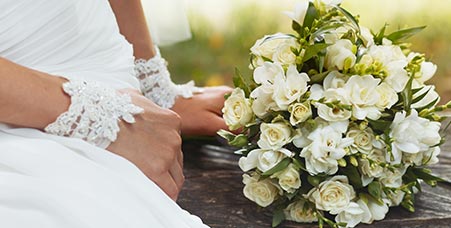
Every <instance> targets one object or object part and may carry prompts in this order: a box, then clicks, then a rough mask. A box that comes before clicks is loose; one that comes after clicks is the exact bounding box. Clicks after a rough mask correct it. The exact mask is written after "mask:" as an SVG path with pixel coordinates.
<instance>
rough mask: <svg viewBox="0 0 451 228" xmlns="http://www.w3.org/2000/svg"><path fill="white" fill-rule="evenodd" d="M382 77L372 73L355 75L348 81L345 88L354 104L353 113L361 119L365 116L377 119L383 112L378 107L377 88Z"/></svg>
mask: <svg viewBox="0 0 451 228" xmlns="http://www.w3.org/2000/svg"><path fill="white" fill-rule="evenodd" d="M379 82H380V79H376V78H374V77H373V76H371V75H365V76H359V75H354V76H352V77H351V78H349V80H348V81H347V82H346V84H345V86H344V87H343V90H344V91H346V92H347V93H348V95H347V97H348V99H349V101H350V102H351V104H352V115H353V116H354V117H355V118H356V119H359V120H363V119H365V118H369V119H373V120H377V119H379V118H380V116H381V112H380V111H379V109H378V108H377V107H376V104H377V102H378V101H379V94H378V93H377V92H376V88H377V86H378V85H379Z"/></svg>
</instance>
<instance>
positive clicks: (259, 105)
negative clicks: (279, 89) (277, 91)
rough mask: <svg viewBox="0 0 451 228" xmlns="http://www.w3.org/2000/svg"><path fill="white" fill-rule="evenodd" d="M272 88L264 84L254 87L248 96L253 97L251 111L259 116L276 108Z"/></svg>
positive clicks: (262, 116) (263, 115)
mask: <svg viewBox="0 0 451 228" xmlns="http://www.w3.org/2000/svg"><path fill="white" fill-rule="evenodd" d="M273 93H274V88H273V86H272V85H269V84H264V85H261V86H259V87H257V88H255V89H254V90H253V91H252V92H251V94H250V97H251V98H253V99H254V100H253V102H252V111H253V112H254V114H255V115H256V116H258V117H260V118H264V117H265V116H266V115H268V114H269V111H270V110H278V107H277V104H276V102H275V101H274V100H273V99H272V94H273Z"/></svg>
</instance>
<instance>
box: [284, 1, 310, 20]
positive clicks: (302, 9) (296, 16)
mask: <svg viewBox="0 0 451 228" xmlns="http://www.w3.org/2000/svg"><path fill="white" fill-rule="evenodd" d="M308 6H309V1H308V0H301V1H298V2H296V5H295V7H294V11H293V12H290V11H285V12H284V13H285V15H287V16H288V17H289V18H291V19H292V20H293V21H296V22H297V23H298V24H299V25H301V26H302V25H303V24H304V19H305V15H306V14H307V9H308Z"/></svg>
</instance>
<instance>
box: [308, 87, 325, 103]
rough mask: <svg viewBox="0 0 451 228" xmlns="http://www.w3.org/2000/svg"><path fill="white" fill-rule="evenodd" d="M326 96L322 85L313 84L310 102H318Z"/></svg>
mask: <svg viewBox="0 0 451 228" xmlns="http://www.w3.org/2000/svg"><path fill="white" fill-rule="evenodd" d="M323 96H324V88H323V87H322V86H321V85H318V84H313V85H312V86H311V87H310V97H309V98H308V99H309V100H314V101H318V100H320V99H321V98H323Z"/></svg>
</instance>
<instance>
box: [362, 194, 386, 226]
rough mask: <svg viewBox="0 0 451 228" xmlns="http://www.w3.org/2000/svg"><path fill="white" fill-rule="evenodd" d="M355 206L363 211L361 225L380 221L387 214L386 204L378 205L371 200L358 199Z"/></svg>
mask: <svg viewBox="0 0 451 228" xmlns="http://www.w3.org/2000/svg"><path fill="white" fill-rule="evenodd" d="M357 204H359V206H360V208H362V209H363V210H364V211H365V213H364V215H363V218H362V223H366V224H371V223H373V221H379V220H382V219H384V218H385V215H386V214H387V213H388V206H387V204H385V203H383V204H382V205H380V204H379V203H377V202H376V201H374V200H373V199H371V198H367V199H366V200H363V199H359V200H358V201H357Z"/></svg>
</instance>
